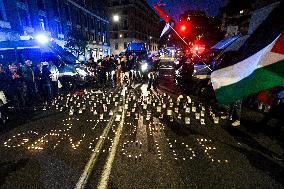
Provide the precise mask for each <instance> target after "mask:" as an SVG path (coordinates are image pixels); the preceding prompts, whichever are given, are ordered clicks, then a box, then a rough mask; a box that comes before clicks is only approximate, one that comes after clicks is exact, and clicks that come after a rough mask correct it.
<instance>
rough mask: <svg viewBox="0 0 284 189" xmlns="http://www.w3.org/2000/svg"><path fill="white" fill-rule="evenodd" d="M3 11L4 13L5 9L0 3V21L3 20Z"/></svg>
mask: <svg viewBox="0 0 284 189" xmlns="http://www.w3.org/2000/svg"><path fill="white" fill-rule="evenodd" d="M4 11H5V8H4V7H3V4H2V2H1V1H0V20H4V14H5V13H4Z"/></svg>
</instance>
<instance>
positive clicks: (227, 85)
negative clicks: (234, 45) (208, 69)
mask: <svg viewBox="0 0 284 189" xmlns="http://www.w3.org/2000/svg"><path fill="white" fill-rule="evenodd" d="M283 10H284V2H283V1H281V2H280V4H279V5H278V6H277V7H276V8H275V9H274V10H273V11H272V12H271V13H270V15H269V16H268V17H267V18H266V20H265V21H264V22H263V23H262V24H261V25H260V26H259V27H258V28H257V29H256V31H255V32H254V33H253V34H252V35H251V36H250V37H249V38H248V40H247V41H246V43H245V44H244V45H243V46H242V47H241V48H240V50H239V55H238V56H237V57H236V61H233V63H234V64H233V65H231V66H229V67H226V68H223V69H220V70H216V71H214V72H213V73H212V75H211V81H212V85H213V88H214V90H215V94H216V97H217V100H218V102H219V103H220V104H232V103H233V102H236V101H238V100H240V99H242V98H243V97H246V96H248V95H251V94H254V93H257V92H259V91H263V90H267V89H269V88H272V87H275V86H279V85H282V84H284V32H283V31H284V22H283V20H284V14H283ZM279 21H281V22H279Z"/></svg>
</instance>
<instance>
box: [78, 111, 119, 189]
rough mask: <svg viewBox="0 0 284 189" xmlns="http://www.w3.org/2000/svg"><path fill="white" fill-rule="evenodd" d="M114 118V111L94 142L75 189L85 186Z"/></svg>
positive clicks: (81, 188)
mask: <svg viewBox="0 0 284 189" xmlns="http://www.w3.org/2000/svg"><path fill="white" fill-rule="evenodd" d="M115 111H116V110H115ZM114 118H115V113H114V115H113V116H112V117H111V118H110V121H109V122H108V124H107V126H106V128H105V129H104V131H103V134H102V135H101V137H100V139H99V141H98V143H97V144H96V147H95V150H94V153H92V155H91V158H90V160H89V161H88V163H87V164H86V166H85V169H84V172H83V174H82V175H81V177H80V179H79V181H78V183H77V184H76V186H75V189H83V188H84V187H85V185H86V184H87V182H88V179H89V176H90V173H91V172H92V169H93V167H94V165H95V163H96V161H97V159H98V156H99V153H98V151H100V150H101V149H102V147H103V144H104V141H105V139H106V138H107V135H108V133H109V131H110V129H111V126H112V124H113V121H114Z"/></svg>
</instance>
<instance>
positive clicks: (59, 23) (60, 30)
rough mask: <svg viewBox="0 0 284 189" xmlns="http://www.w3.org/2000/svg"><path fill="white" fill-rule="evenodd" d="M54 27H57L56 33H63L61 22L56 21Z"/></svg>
mask: <svg viewBox="0 0 284 189" xmlns="http://www.w3.org/2000/svg"><path fill="white" fill-rule="evenodd" d="M56 27H57V33H58V34H63V33H64V32H63V26H62V24H61V22H56Z"/></svg>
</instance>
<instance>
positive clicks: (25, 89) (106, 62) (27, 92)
mask: <svg viewBox="0 0 284 189" xmlns="http://www.w3.org/2000/svg"><path fill="white" fill-rule="evenodd" d="M148 63H149V70H148V71H150V74H153V73H154V72H155V73H156V72H157V71H158V67H159V58H158V57H157V56H156V57H154V58H153V59H152V61H150V62H148ZM86 66H87V68H88V69H89V71H90V72H93V74H94V75H96V76H97V77H96V78H97V82H96V83H97V86H93V87H106V86H115V85H116V86H118V87H122V86H123V84H124V83H127V86H129V87H131V86H132V85H133V84H134V83H139V82H142V81H144V80H143V77H145V75H144V76H143V73H142V71H141V67H142V61H141V60H140V58H139V56H135V55H132V54H130V55H129V56H126V55H122V56H113V55H112V56H106V57H104V58H103V57H102V56H101V57H100V59H99V60H98V61H97V62H95V60H94V58H90V59H89V60H88V62H87V64H86ZM59 69H60V68H59ZM58 76H59V71H58V67H57V66H56V65H54V64H53V62H52V61H50V62H41V63H38V64H36V65H35V64H33V62H32V61H31V60H26V61H25V62H24V63H23V64H10V65H9V66H7V67H5V65H0V91H3V92H4V94H5V96H6V98H7V99H8V101H9V103H10V105H11V107H14V109H15V110H16V111H21V110H22V109H24V108H26V107H36V105H37V103H48V102H50V101H51V100H52V98H53V97H54V96H56V95H57V94H58V91H59V88H58V86H59V85H60V84H59V83H60V82H59V78H58ZM147 76H148V75H147ZM152 78H153V77H150V82H149V87H148V88H149V89H150V88H151V86H152V85H153V83H155V80H154V79H152ZM155 86H156V85H153V87H154V88H155Z"/></svg>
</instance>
